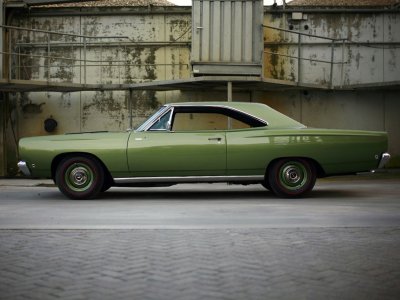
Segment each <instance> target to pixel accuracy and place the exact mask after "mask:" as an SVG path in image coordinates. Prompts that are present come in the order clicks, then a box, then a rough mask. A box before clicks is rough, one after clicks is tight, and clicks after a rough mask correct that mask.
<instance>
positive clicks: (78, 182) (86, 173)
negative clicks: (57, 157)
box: [65, 163, 94, 192]
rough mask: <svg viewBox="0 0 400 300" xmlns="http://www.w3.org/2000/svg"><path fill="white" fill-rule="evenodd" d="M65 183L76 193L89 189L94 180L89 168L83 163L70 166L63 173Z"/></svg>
mask: <svg viewBox="0 0 400 300" xmlns="http://www.w3.org/2000/svg"><path fill="white" fill-rule="evenodd" d="M65 179H66V180H65V183H66V184H67V185H68V187H69V188H70V189H72V190H74V191H76V192H81V191H85V190H87V189H89V188H90V187H91V185H92V183H93V180H94V174H93V171H92V170H91V168H90V167H89V166H88V165H86V164H83V163H76V164H73V165H71V166H70V167H69V168H68V169H67V170H66V172H65Z"/></svg>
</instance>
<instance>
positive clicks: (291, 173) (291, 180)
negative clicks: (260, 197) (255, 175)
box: [268, 158, 316, 198]
mask: <svg viewBox="0 0 400 300" xmlns="http://www.w3.org/2000/svg"><path fill="white" fill-rule="evenodd" d="M315 180H316V170H315V166H314V164H313V163H311V162H309V161H307V160H306V159H301V158H285V159H280V160H278V161H276V162H274V163H273V165H272V166H271V168H270V170H269V173H268V182H269V184H270V186H271V189H272V191H273V192H274V193H275V194H276V195H277V196H279V197H285V198H289V197H301V196H303V195H305V194H306V193H308V192H309V191H311V190H312V189H313V187H314V185H315Z"/></svg>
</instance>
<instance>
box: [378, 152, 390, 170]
mask: <svg viewBox="0 0 400 300" xmlns="http://www.w3.org/2000/svg"><path fill="white" fill-rule="evenodd" d="M389 159H390V154H389V153H383V154H382V157H381V160H380V162H379V165H378V169H382V168H383V167H384V166H385V165H386V164H387V162H388V161H389Z"/></svg>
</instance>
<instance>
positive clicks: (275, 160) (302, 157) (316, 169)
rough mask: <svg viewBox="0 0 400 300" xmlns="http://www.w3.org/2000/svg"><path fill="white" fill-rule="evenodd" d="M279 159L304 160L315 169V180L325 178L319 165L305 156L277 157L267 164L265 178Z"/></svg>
mask: <svg viewBox="0 0 400 300" xmlns="http://www.w3.org/2000/svg"><path fill="white" fill-rule="evenodd" d="M281 159H304V160H306V161H308V162H309V163H311V164H313V166H314V167H315V171H316V172H317V174H316V175H317V178H322V177H325V176H326V173H325V171H324V169H323V168H322V166H321V165H320V163H319V162H318V161H316V160H315V159H313V158H310V157H306V156H282V157H277V158H275V159H273V160H271V161H270V162H269V164H268V166H267V168H266V172H265V178H268V175H267V174H268V173H269V172H270V170H271V168H272V166H273V165H274V163H275V162H277V161H278V160H281Z"/></svg>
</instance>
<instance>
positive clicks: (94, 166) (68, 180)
mask: <svg viewBox="0 0 400 300" xmlns="http://www.w3.org/2000/svg"><path fill="white" fill-rule="evenodd" d="M104 178H105V176H104V170H103V168H102V166H101V164H100V163H99V162H98V160H97V159H95V158H92V157H88V156H72V157H66V158H64V159H63V160H62V161H61V162H60V163H59V165H58V167H57V170H56V174H55V180H56V184H57V186H58V188H59V189H60V191H61V192H62V193H63V194H64V195H66V196H67V197H69V198H71V199H93V198H95V197H96V196H97V195H98V194H99V193H100V192H101V190H102V188H103V185H104Z"/></svg>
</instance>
